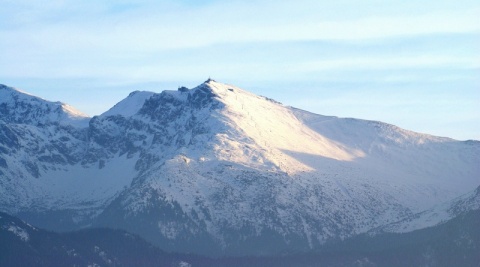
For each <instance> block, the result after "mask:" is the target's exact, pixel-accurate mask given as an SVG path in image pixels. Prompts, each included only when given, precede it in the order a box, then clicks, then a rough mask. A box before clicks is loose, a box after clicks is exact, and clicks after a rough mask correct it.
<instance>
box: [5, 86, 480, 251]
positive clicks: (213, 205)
mask: <svg viewBox="0 0 480 267" xmlns="http://www.w3.org/2000/svg"><path fill="white" fill-rule="evenodd" d="M14 95H17V96H16V97H17V98H18V99H20V98H22V97H23V98H25V97H26V96H25V95H23V94H20V93H18V92H16V93H14ZM18 95H20V96H18ZM30 97H31V96H30ZM23 98H22V99H23ZM5 99H6V98H5ZM2 100H3V98H2ZM29 101H33V103H35V105H33V104H32V105H29V103H30V102H29ZM35 101H36V100H35ZM35 101H34V100H26V101H17V100H15V97H12V99H11V100H9V101H7V102H6V104H1V103H3V102H1V103H0V105H3V107H4V109H3V110H0V111H2V112H5V113H3V114H5V117H3V118H6V119H7V120H8V121H2V120H1V118H0V137H1V138H0V178H1V179H0V195H1V196H2V197H1V198H0V206H2V207H5V209H8V211H9V212H12V213H18V212H31V213H34V214H35V216H38V213H41V212H47V211H48V212H50V211H52V212H58V213H61V214H62V216H64V217H62V220H56V221H62V222H71V224H70V225H69V227H71V228H75V227H80V226H82V225H83V226H85V225H88V224H94V225H97V226H98V225H100V226H115V227H119V228H124V229H127V230H129V231H132V232H135V233H139V234H142V235H143V236H144V237H146V238H147V239H149V240H150V241H152V242H156V244H159V245H162V244H164V245H165V244H168V246H169V245H170V244H173V245H175V246H177V247H182V249H183V251H188V252H199V251H201V250H202V249H203V248H205V247H209V246H205V244H211V245H212V246H213V247H216V248H217V249H218V250H224V251H227V250H228V249H231V250H230V252H233V253H235V252H236V247H235V246H236V245H238V246H239V247H242V249H245V251H248V252H249V253H250V252H252V251H253V252H252V253H255V251H256V248H253V247H252V246H253V245H254V244H261V243H262V242H264V241H266V240H270V241H271V240H276V241H275V243H276V244H278V245H279V247H278V249H279V250H283V249H287V250H288V249H289V248H291V247H290V246H292V245H291V244H297V245H298V246H297V245H296V246H297V247H296V248H299V249H307V250H308V249H312V248H316V247H318V246H319V244H321V243H322V242H325V240H328V239H329V238H345V237H349V236H352V235H355V234H358V233H362V232H366V231H369V230H371V229H374V228H377V227H381V226H384V225H387V224H391V223H394V222H398V221H402V220H404V219H408V218H412V216H414V215H415V214H418V213H420V212H423V211H426V210H429V209H432V208H433V207H434V206H435V205H437V204H438V203H440V202H442V201H448V200H450V199H454V198H456V197H458V196H460V195H462V194H465V193H467V192H470V191H471V190H472V188H476V187H478V186H479V184H480V180H479V177H480V166H478V162H477V161H478V158H480V142H478V141H470V142H459V141H456V140H453V139H449V138H440V137H434V136H429V135H425V134H419V133H414V132H410V131H407V130H403V129H400V128H398V127H396V126H393V125H389V124H386V123H382V122H374V121H365V120H358V119H349V118H338V117H333V116H322V115H318V114H313V113H309V112H307V111H303V110H299V109H296V108H293V107H288V106H284V105H282V104H281V103H278V102H276V101H273V100H271V99H268V98H266V97H262V96H258V95H255V94H252V93H250V92H248V91H245V90H243V89H241V88H238V87H236V86H233V85H228V84H223V83H219V82H216V81H213V80H207V81H206V82H204V83H202V84H200V85H199V86H197V87H195V88H193V89H188V88H185V87H180V88H178V90H169V91H163V92H161V93H152V92H133V93H131V94H130V95H129V96H128V97H127V98H125V99H124V100H122V101H121V102H119V103H118V104H117V105H115V106H114V107H113V108H111V109H110V110H109V111H107V112H105V113H104V114H102V115H100V116H95V117H93V118H92V119H90V120H89V124H88V126H86V127H85V128H82V129H78V128H72V127H59V125H58V123H55V122H54V120H55V118H57V117H55V116H56V115H55V114H57V110H55V109H52V108H50V110H49V109H48V107H49V103H50V102H41V101H40V100H38V103H37V102H35ZM10 103H14V104H10ZM16 103H19V104H18V105H19V106H20V107H21V108H22V109H20V111H21V110H26V111H28V112H30V113H31V114H32V115H31V116H30V118H31V120H30V121H27V122H21V120H20V118H17V117H16V116H17V114H16V113H15V112H17V111H18V109H9V108H5V107H13V106H15V105H16ZM37 104H38V105H37ZM0 107H1V106H0ZM12 110H14V111H15V112H12V113H9V112H10V111H12ZM36 111H37V112H36ZM47 111H49V112H50V113H52V114H53V115H51V116H52V118H51V120H52V121H53V122H51V123H50V121H49V120H46V121H42V119H39V120H40V121H35V120H34V119H37V118H40V117H39V115H38V114H37V113H38V112H39V114H40V115H45V114H47V113H48V112H47ZM8 116H11V117H8ZM27 117H28V116H27ZM18 121H20V122H18ZM22 123H23V124H22ZM48 123H49V124H48ZM44 124H48V125H47V126H48V127H44ZM469 207H471V206H470V205H468V207H467V208H469ZM42 214H46V213H42ZM72 214H73V215H72ZM42 216H46V217H48V215H42ZM45 221H47V222H51V221H52V220H49V219H48V218H46V219H45ZM48 227H50V229H52V228H53V229H57V228H58V225H56V226H51V225H49V226H48ZM272 238H273V239H272ZM194 240H198V242H200V243H201V244H200V245H199V246H197V247H195V244H193V243H194V242H193V241H194ZM206 240H207V241H206ZM204 241H205V242H207V243H203V242H204ZM257 241H258V242H257ZM208 242H210V243H208ZM232 244H236V245H232ZM165 246H167V245H165ZM180 250H181V249H180Z"/></svg>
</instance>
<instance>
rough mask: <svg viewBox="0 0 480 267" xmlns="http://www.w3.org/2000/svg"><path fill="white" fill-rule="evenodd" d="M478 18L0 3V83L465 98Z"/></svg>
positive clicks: (347, 5) (295, 7)
mask: <svg viewBox="0 0 480 267" xmlns="http://www.w3.org/2000/svg"><path fill="white" fill-rule="evenodd" d="M478 14H480V3H478V1H473V0H463V1H460V2H459V1H453V0H445V1H431V0H429V1H400V0H392V1H377V0H365V1H352V0H348V1H347V0H338V1H318V0H297V1H260V0H253V1H217V0H209V1H192V0H183V1H173V0H171V1H153V0H149V1H130V0H120V1H113V0H111V1H93V0H86V1H80V0H52V1H47V2H45V1H44V2H39V1H29V0H16V1H12V0H4V1H2V8H1V9H0V17H1V18H2V19H1V20H0V40H1V42H0V79H2V80H3V81H13V82H15V83H16V84H15V85H20V86H21V85H22V81H23V82H25V83H24V84H31V81H37V82H38V81H40V80H44V81H54V80H58V81H62V82H64V81H72V86H74V84H76V85H75V88H78V84H85V83H84V82H79V81H85V80H89V81H95V82H96V84H95V86H93V87H94V88H99V87H101V86H102V85H104V86H112V84H117V85H118V84H135V83H136V84H139V85H142V84H146V83H149V82H159V81H163V82H165V81H169V82H170V83H172V84H177V83H180V82H181V81H183V82H185V83H187V84H188V83H190V82H192V81H195V82H199V81H202V80H204V79H205V78H206V77H208V76H213V77H215V78H218V79H220V80H223V81H227V82H236V83H237V82H238V83H239V84H238V85H240V86H241V85H255V86H253V88H250V89H253V90H257V89H259V90H260V89H261V91H262V92H258V93H262V94H265V95H271V96H272V97H276V96H277V95H278V97H280V98H282V95H281V92H280V91H279V90H280V89H279V88H286V86H290V87H291V88H294V89H295V90H298V92H303V95H305V96H306V97H307V98H308V100H309V101H311V102H312V103H320V100H321V96H320V94H319V93H318V92H320V91H319V90H318V88H330V90H331V91H332V92H336V91H352V90H355V88H367V87H369V88H376V90H379V91H382V92H383V91H385V90H388V88H391V87H392V86H398V85H402V86H404V87H405V88H407V89H408V88H413V87H412V86H413V85H412V84H413V83H415V84H417V85H422V86H425V87H435V86H437V85H438V84H441V83H442V82H443V83H445V84H446V85H445V86H450V87H449V88H450V92H451V94H454V92H455V90H456V91H457V92H460V91H462V90H463V92H464V91H465V90H467V91H469V92H471V90H472V88H475V89H477V90H478V84H479V83H480V78H479V77H480V75H479V71H480V58H479V55H480V22H479V20H478ZM26 81H29V82H26ZM192 83H193V82H192ZM37 84H38V83H37ZM50 84H51V83H50ZM455 84H456V85H455ZM475 84H476V85H475ZM88 85H89V86H91V85H92V84H91V83H88ZM459 85H461V86H459ZM272 88H273V89H272ZM311 88H316V90H317V91H309V90H310V89H311ZM417 88H418V87H417ZM122 92H123V91H122ZM279 92H280V93H279ZM321 92H322V94H323V96H324V95H325V91H321ZM409 92H411V91H409ZM460 94H461V93H460ZM289 95H291V93H289ZM121 97H123V95H122V96H118V98H121ZM419 98H420V99H423V100H425V99H428V96H426V95H425V94H422V93H419ZM60 99H62V98H60ZM280 100H282V99H280ZM288 100H289V101H291V103H290V104H295V103H298V104H299V105H302V101H297V102H295V98H292V97H289V98H288ZM315 101H316V102H315ZM303 103H304V104H305V105H306V102H303ZM287 104H288V103H287ZM92 105H93V104H92ZM467 105H471V103H470V104H467ZM308 107H309V108H310V106H308ZM305 108H307V106H305ZM312 111H318V112H323V110H320V109H318V110H312ZM87 112H89V111H88V110H87ZM94 112H98V109H96V111H94ZM90 113H92V112H90ZM327 113H328V112H327ZM365 117H368V116H365ZM479 125H480V123H479ZM478 131H480V130H478Z"/></svg>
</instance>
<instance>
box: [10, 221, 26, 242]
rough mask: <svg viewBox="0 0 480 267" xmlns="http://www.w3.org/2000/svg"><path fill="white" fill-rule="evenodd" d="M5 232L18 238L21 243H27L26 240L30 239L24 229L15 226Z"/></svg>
mask: <svg viewBox="0 0 480 267" xmlns="http://www.w3.org/2000/svg"><path fill="white" fill-rule="evenodd" d="M7 230H8V231H10V232H12V233H13V234H14V235H16V236H18V237H19V238H20V239H21V240H22V241H23V242H28V240H29V239H30V236H29V235H28V232H27V231H26V230H25V229H23V228H21V227H18V226H16V225H10V226H9V227H8V228H7Z"/></svg>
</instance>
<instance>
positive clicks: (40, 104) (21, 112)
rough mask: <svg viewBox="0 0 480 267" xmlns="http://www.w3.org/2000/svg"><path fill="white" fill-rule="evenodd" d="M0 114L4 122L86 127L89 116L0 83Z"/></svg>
mask: <svg viewBox="0 0 480 267" xmlns="http://www.w3.org/2000/svg"><path fill="white" fill-rule="evenodd" d="M0 114H1V115H2V119H3V120H6V122H12V123H20V124H33V125H40V124H48V123H59V124H60V125H65V126H74V127H86V126H87V125H88V121H89V120H90V117H89V116H88V115H86V114H84V113H82V112H81V111H78V110H77V109H75V108H74V107H72V106H70V105H68V104H65V103H62V102H51V101H48V100H45V99H42V98H40V97H37V96H33V95H31V94H28V93H25V92H23V91H21V90H18V89H16V88H12V87H8V86H6V85H2V84H0Z"/></svg>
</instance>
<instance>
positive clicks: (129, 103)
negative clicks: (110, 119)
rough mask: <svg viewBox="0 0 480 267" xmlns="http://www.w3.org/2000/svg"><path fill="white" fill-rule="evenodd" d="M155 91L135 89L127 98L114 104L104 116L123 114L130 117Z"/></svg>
mask: <svg viewBox="0 0 480 267" xmlns="http://www.w3.org/2000/svg"><path fill="white" fill-rule="evenodd" d="M154 94H155V93H153V92H146V91H135V92H132V93H130V94H129V95H128V97H127V98H125V99H124V100H122V101H120V102H118V103H117V104H116V105H115V106H113V107H112V108H111V109H109V110H108V111H106V112H104V113H102V115H100V116H102V117H105V116H114V115H121V116H124V117H130V116H132V115H134V114H136V113H137V112H138V111H139V110H140V108H141V107H142V106H143V104H144V103H145V100H147V99H148V98H150V97H151V96H152V95H154Z"/></svg>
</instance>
